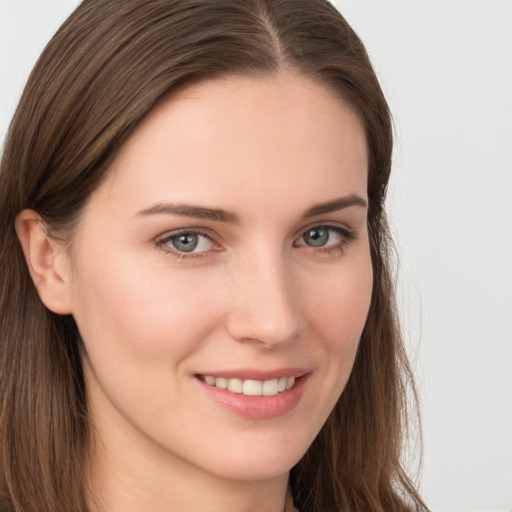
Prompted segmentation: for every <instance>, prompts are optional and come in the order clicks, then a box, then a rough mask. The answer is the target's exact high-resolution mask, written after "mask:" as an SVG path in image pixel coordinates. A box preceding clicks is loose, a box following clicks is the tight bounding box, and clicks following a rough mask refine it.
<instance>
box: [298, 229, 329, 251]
mask: <svg viewBox="0 0 512 512" xmlns="http://www.w3.org/2000/svg"><path fill="white" fill-rule="evenodd" d="M328 240H329V232H328V231H327V230H326V229H324V228H313V229H310V230H309V231H307V232H306V233H304V241H305V242H306V244H308V245H310V246H312V247H321V246H323V245H325V244H326V243H327V241H328Z"/></svg>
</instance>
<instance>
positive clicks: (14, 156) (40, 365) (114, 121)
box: [0, 0, 425, 512]
mask: <svg viewBox="0 0 512 512" xmlns="http://www.w3.org/2000/svg"><path fill="white" fill-rule="evenodd" d="M285 68H288V69H293V70H295V71H297V72H299V73H302V74H304V75H306V76H309V77H312V78H313V79H315V80H317V81H319V82H320V83H323V84H325V85H327V86H328V87H330V88H331V90H333V91H334V92H336V93H337V94H339V95H340V96H341V97H342V98H343V99H344V100H345V101H346V102H348V104H350V105H351V106H352V108H353V109H354V110H355V112H357V114H358V115H359V116H360V119H361V120H362V123H363V126H364V128H365V132H366V137H367V144H368V153H369V169H368V198H369V217H368V219H369V220H368V222H369V226H368V227H369V232H370V243H371V256H372V263H373V272H374V277H373V279H374V282H373V296H372V303H371V307H370V313H369V316H368V319H367V323H366V326H365V329H364V333H363V336H362V339H361V342H360V346H359V351H358V355H357V358H356V362H355V366H354V369H353V371H352V375H351V377H350V380H349V383H348V385H347V387H346V389H345V391H344V392H343V394H342V396H341V398H340V399H339V401H338V403H337V404H336V406H335V408H334V410H333V411H332V414H331V415H330V417H329V419H328V421H327V423H326V424H325V425H324V427H323V428H322V430H321V432H320V434H319V435H318V437H317V439H316V440H315V441H314V443H313V445H312V446H311V447H310V449H309V450H308V452H307V453H306V454H305V456H304V457H303V459H302V460H301V461H300V462H299V464H298V465H297V466H296V467H294V468H293V469H292V473H291V482H292V488H293V494H294V501H295V503H296V506H297V507H298V508H299V510H301V512H335V511H340V512H341V511H349V510H350V511H351V512H370V511H371V512H405V511H411V510H424V509H425V508H424V504H423V502H422V500H421V499H420V497H419V495H418V494H417V491H416V490H415V487H414V485H413V483H412V482H411V480H410V479H409V477H408V476H407V475H406V473H405V471H404V469H403V467H402V465H401V452H402V447H403V446H402V445H403V440H404V438H405V433H406V432H405V431H406V428H407V424H408V421H409V420H408V418H409V413H408V410H407V407H406V406H407V402H408V399H411V398H412V401H413V405H414V400H415V391H414V384H413V380H412V374H411V371H410V368H409V365H408V362H407V358H406V355H405V352H404V349H403V345H402V340H401V337H400V331H399V326H398V322H397V318H396V311H395V299H394V290H393V282H392V277H391V269H390V265H391V261H392V258H391V254H390V238H389V233H388V229H387V224H386V217H385V212H384V200H385V190H386V185H387V182H388V178H389V173H390V169H391V153H392V125H391V118H390V113H389V110H388V106H387V103H386V101H385V98H384V96H383V93H382V91H381V88H380V86H379V83H378V81H377V78H376V76H375V73H374V71H373V68H372V66H371V63H370V61H369V58H368V56H367V54H366V51H365V48H364V46H363V44H362V43H361V41H360V40H359V38H358V37H357V35H356V34H355V33H354V31H353V30H352V29H351V28H350V26H349V25H348V24H347V22H346V21H345V20H344V18H343V17H342V16H341V15H340V14H339V12H338V11H336V9H335V8H334V7H333V6H332V5H331V4H330V3H328V2H327V1H325V0H218V1H217V0H216V1H214V2H212V1H210V0H84V1H83V2H82V3H81V4H80V5H79V6H78V8H77V9H76V10H75V11H74V12H73V14H71V16H70V17H69V18H68V19H67V21H66V22H65V23H64V24H63V25H62V27H61V28H60V29H59V30H58V32H57V33H56V34H55V36H54V37H53V39H52V40H51V41H50V42H49V43H48V45H47V47H46V48H45V50H44V52H43V53H42V55H41V57H40V58H39V60H38V62H37V64H36V66H35V68H34V70H33V71H32V74H31V75H30V78H29V80H28V83H27V85H26V88H25V91H24V93H23V96H22V98H21V101H20V103H19V106H18V108H17V110H16V113H15V115H14V118H13V120H12V123H11V125H10V129H9V132H8V135H7V139H6V143H5V147H4V151H3V155H2V161H1V168H0V169H1V170H0V237H1V244H0V268H1V269H2V277H1V285H0V509H1V510H2V511H3V510H5V511H16V512H22V511H23V512H43V511H44V512H69V511H70V510H72V511H74V512H86V511H88V510H89V507H88V504H89V505H90V503H91V498H90V496H89V490H88V486H87V472H86V468H87V454H88V453H89V451H90V448H91V447H90V428H91V427H90V424H89V420H88V407H87V400H86V389H85V383H84V376H83V372H82V365H81V357H80V353H81V341H80V336H79V333H78V330H77V327H76V324H75V322H74V320H73V318H72V317H71V316H66V315H56V314H54V313H52V312H50V311H49V310H48V309H46V308H45V307H44V305H43V304H42V302H41V300H40V299H39V297H38V295H37V292H36V289H35V287H34V285H33V283H32V281H31V279H30V275H29V272H28V269H27V265H26V263H25V259H24V257H23V254H22V250H21V247H20V244H19V242H18V239H17V235H16V231H15V227H14V226H15V218H16V216H17V214H18V213H19V212H20V211H21V210H23V209H25V208H32V209H34V210H36V211H37V212H38V213H39V214H40V215H41V217H42V218H43V219H44V221H45V223H46V225H47V226H48V227H49V229H51V231H52V233H53V234H55V236H58V237H59V238H61V239H63V240H67V239H69V238H70V237H71V235H72V233H73V228H74V227H75V226H76V224H77V222H78V221H79V218H80V212H81V210H82V208H83V206H84V204H85V202H86V201H87V198H88V197H89V196H90V194H91V193H92V192H93V191H94V190H95V188H96V187H98V185H99V184H100V182H101V180H102V179H103V177H104V176H105V173H106V171H107V169H108V166H109V163H110V162H111V161H112V159H113V157H114V156H115V154H116V152H117V151H118V149H119V148H120V147H121V145H122V144H123V142H124V141H125V140H126V139H127V137H128V136H129V134H130V133H131V132H132V131H133V129H134V128H135V127H136V126H137V125H138V123H139V122H140V121H141V120H142V119H143V118H144V117H145V116H146V115H147V114H148V112H149V111H150V110H151V109H152V108H153V107H154V106H155V104H156V103H157V102H158V101H159V100H160V99H161V98H162V97H163V96H164V95H169V94H172V91H174V90H177V89H178V88H181V87H183V86H186V85H188V84H192V83H194V82H197V81H201V80H206V79H208V78H212V77H218V76H223V75H230V74H238V75H247V76H251V75H261V74H272V73H275V72H277V71H278V70H280V69H285ZM413 409H414V407H413Z"/></svg>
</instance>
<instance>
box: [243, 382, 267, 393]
mask: <svg viewBox="0 0 512 512" xmlns="http://www.w3.org/2000/svg"><path fill="white" fill-rule="evenodd" d="M262 387H263V384H262V383H261V380H244V385H243V388H242V393H243V394H244V395H249V396H258V395H261V388H262Z"/></svg>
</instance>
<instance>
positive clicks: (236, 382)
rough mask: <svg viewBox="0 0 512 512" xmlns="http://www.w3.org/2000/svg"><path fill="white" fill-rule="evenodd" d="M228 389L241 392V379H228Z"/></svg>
mask: <svg viewBox="0 0 512 512" xmlns="http://www.w3.org/2000/svg"><path fill="white" fill-rule="evenodd" d="M228 390H229V391H232V392H233V393H241V392H242V391H243V381H242V380H240V379H229V380H228Z"/></svg>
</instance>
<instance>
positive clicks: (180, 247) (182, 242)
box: [171, 234, 199, 252]
mask: <svg viewBox="0 0 512 512" xmlns="http://www.w3.org/2000/svg"><path fill="white" fill-rule="evenodd" d="M171 242H172V245H173V247H174V248H175V249H176V250H177V251H180V252H192V251H193V250H194V249H195V248H196V247H197V244H198V243H199V240H198V236H197V235H192V234H188V235H178V236H176V237H174V238H173V239H172V240H171Z"/></svg>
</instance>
